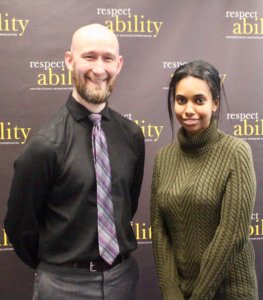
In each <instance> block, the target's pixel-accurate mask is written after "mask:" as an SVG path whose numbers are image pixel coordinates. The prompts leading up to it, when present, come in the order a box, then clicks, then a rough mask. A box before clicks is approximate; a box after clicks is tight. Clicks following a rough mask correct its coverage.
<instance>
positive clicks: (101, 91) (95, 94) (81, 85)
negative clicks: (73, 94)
mask: <svg viewBox="0 0 263 300" xmlns="http://www.w3.org/2000/svg"><path fill="white" fill-rule="evenodd" d="M73 81H74V84H75V87H76V90H77V92H78V94H79V95H80V96H81V98H82V99H84V100H86V101H87V102H88V103H92V104H101V103H105V102H106V101H107V99H108V98H109V96H110V94H111V92H112V90H113V87H114V84H115V78H111V79H110V80H109V81H108V82H107V85H106V87H105V88H100V87H93V88H90V87H88V86H87V85H86V81H85V77H84V79H83V78H81V75H80V74H77V72H76V71H75V69H74V70H73Z"/></svg>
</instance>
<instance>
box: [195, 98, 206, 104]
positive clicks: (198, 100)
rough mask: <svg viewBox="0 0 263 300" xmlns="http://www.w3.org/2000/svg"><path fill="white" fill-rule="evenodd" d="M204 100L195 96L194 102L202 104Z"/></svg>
mask: <svg viewBox="0 0 263 300" xmlns="http://www.w3.org/2000/svg"><path fill="white" fill-rule="evenodd" d="M204 102H205V99H204V98H197V99H196V103H197V104H203V103H204Z"/></svg>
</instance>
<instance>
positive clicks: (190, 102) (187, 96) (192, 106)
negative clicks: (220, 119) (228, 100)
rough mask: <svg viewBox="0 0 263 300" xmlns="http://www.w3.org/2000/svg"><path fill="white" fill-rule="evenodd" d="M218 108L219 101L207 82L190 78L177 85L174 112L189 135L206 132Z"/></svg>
mask: <svg viewBox="0 0 263 300" xmlns="http://www.w3.org/2000/svg"><path fill="white" fill-rule="evenodd" d="M217 107H218V100H213V98H212V94H211V92H210V89H209V86H208V84H207V82H206V81H205V80H202V79H199V78H195V77H192V76H189V77H186V78H184V79H182V80H180V81H179V82H178V83H177V85H176V87H175V104H174V110H175V115H176V118H177V120H178V121H179V122H180V124H181V125H182V126H183V128H184V129H185V130H186V132H187V134H189V135H195V134H198V133H200V132H202V131H203V130H205V129H206V128H207V127H208V126H209V124H210V121H211V118H212V114H213V112H215V111H216V110H217Z"/></svg>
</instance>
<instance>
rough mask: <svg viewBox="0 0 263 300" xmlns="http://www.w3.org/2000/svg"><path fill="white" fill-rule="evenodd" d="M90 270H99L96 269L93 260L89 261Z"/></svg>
mask: <svg viewBox="0 0 263 300" xmlns="http://www.w3.org/2000/svg"><path fill="white" fill-rule="evenodd" d="M89 270H90V272H97V270H96V269H95V264H94V263H93V262H92V261H90V263H89Z"/></svg>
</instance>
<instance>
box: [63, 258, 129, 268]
mask: <svg viewBox="0 0 263 300" xmlns="http://www.w3.org/2000/svg"><path fill="white" fill-rule="evenodd" d="M129 256H130V254H124V255H118V256H117V257H116V259H115V260H114V262H113V263H112V265H109V264H108V263H107V262H106V261H105V260H103V259H102V258H99V259H96V260H93V261H87V262H66V263H62V264H60V266H63V267H69V268H74V269H78V268H80V269H87V270H89V271H90V272H104V271H106V270H109V269H111V268H113V267H115V266H117V265H118V264H120V263H122V262H123V261H124V260H126V259H128V258H129Z"/></svg>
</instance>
